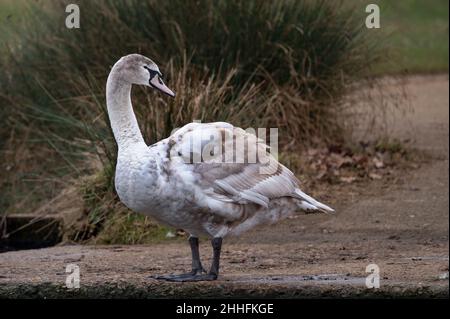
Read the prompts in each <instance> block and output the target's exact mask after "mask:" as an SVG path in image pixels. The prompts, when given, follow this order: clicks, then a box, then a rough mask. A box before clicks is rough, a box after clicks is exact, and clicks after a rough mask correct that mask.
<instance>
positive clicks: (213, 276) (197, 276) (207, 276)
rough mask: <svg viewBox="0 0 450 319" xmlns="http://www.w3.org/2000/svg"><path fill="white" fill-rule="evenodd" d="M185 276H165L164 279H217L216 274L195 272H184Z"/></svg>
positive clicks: (178, 280)
mask: <svg viewBox="0 0 450 319" xmlns="http://www.w3.org/2000/svg"><path fill="white" fill-rule="evenodd" d="M185 275H187V276H177V275H175V276H170V277H169V278H166V279H165V280H166V281H172V282H189V281H213V280H216V279H217V275H216V274H195V275H189V274H185Z"/></svg>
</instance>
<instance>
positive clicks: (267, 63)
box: [0, 0, 379, 208]
mask: <svg viewBox="0 0 450 319" xmlns="http://www.w3.org/2000/svg"><path fill="white" fill-rule="evenodd" d="M68 3H69V2H68V1H58V0H52V1H47V2H45V3H38V2H29V3H28V4H27V8H26V10H25V12H24V13H23V14H24V15H26V17H27V18H26V19H22V20H23V21H22V23H21V25H19V26H18V27H17V26H15V28H14V30H8V34H9V35H10V36H8V40H7V41H6V43H4V44H3V47H4V51H5V52H4V54H3V55H2V57H1V65H0V66H1V67H2V72H1V73H0V81H1V83H2V93H1V95H0V101H1V103H2V107H1V112H2V114H1V123H0V124H1V127H2V131H1V132H0V134H1V135H2V136H1V145H0V147H2V158H3V160H4V161H5V162H7V163H10V164H11V167H10V168H9V171H8V172H10V173H8V174H9V175H8V174H7V175H8V176H7V177H8V178H5V179H4V180H5V181H6V182H5V185H2V188H5V189H7V191H5V192H2V193H3V194H5V195H7V194H8V193H11V192H12V190H14V192H15V193H16V194H17V193H22V194H23V195H24V194H26V196H28V197H30V196H31V197H33V196H34V195H30V194H35V196H36V197H37V198H39V197H40V198H46V197H49V196H51V195H52V194H53V193H55V192H57V191H58V190H59V189H60V188H61V187H64V184H65V183H66V182H67V181H68V180H70V179H71V178H75V177H77V176H82V175H85V174H89V173H90V172H92V171H96V170H99V169H101V167H102V166H105V165H106V164H107V165H111V163H114V157H115V144H114V141H113V140H112V135H111V132H110V129H109V124H108V121H107V116H106V112H105V99H104V95H105V90H104V87H105V82H106V77H107V75H108V72H109V69H110V67H111V66H112V65H113V64H114V63H115V61H117V60H118V59H119V58H120V57H121V56H123V55H126V54H129V53H132V52H138V53H142V54H144V55H146V56H148V57H150V58H152V59H153V60H154V61H156V62H157V63H158V64H159V66H160V69H161V70H162V71H163V73H164V74H165V76H166V77H167V78H168V81H167V82H168V84H169V86H170V87H171V88H172V89H173V90H174V91H175V92H176V93H177V97H176V99H174V100H168V99H165V98H163V97H161V96H159V95H158V94H155V92H151V91H150V90H144V89H142V88H135V89H134V91H133V103H134V105H135V108H136V112H137V114H138V119H139V123H140V125H141V128H142V130H143V132H144V136H145V138H146V140H147V142H148V143H152V142H155V141H157V140H159V139H161V138H163V137H166V136H167V135H168V134H169V133H170V132H171V131H172V129H173V128H175V127H179V126H182V125H183V124H186V123H187V122H190V121H192V120H201V121H203V122H205V121H229V122H231V123H233V124H235V125H238V126H242V127H250V126H251V127H278V128H279V129H280V132H281V143H282V145H283V144H284V146H285V147H287V146H289V147H291V148H296V149H298V148H299V147H301V146H302V145H304V144H306V143H310V142H311V141H313V140H315V139H321V140H326V141H336V140H340V139H342V138H343V137H344V136H345V129H344V126H343V122H342V121H340V112H341V107H342V103H341V101H342V97H343V96H344V95H345V94H346V93H347V88H348V87H349V86H350V85H351V84H352V83H354V82H355V81H356V80H359V79H361V78H362V77H363V76H365V75H367V74H368V73H369V69H370V66H371V65H373V63H375V61H376V60H377V59H378V58H379V54H378V50H377V47H376V41H369V39H368V34H367V32H366V29H365V27H364V26H363V24H362V23H363V22H364V19H362V18H361V17H360V16H359V15H358V14H355V12H354V11H353V10H352V9H351V8H349V6H345V8H344V9H343V8H342V7H341V6H340V5H341V3H340V2H339V1H338V2H334V1H333V2H331V1H308V0H304V1H295V0H277V1H260V0H233V1H225V0H218V1H208V0H195V1H193V0H192V1H191V0H173V1H153V0H146V1H138V0H130V1H119V0H103V1H78V4H79V6H80V9H81V28H80V29H72V30H70V29H67V28H66V27H65V24H64V20H65V17H66V14H65V6H66V4H68ZM372 40H373V39H372ZM283 142H284V143H283ZM12 150H14V151H12ZM98 163H100V164H101V163H103V165H100V166H98ZM93 164H95V165H94V166H93ZM31 176H33V178H31V179H30V177H31ZM55 177H58V178H56V179H55ZM25 181H26V182H25ZM36 185H38V187H37V188H36V187H35V186H36ZM43 185H46V186H50V187H45V186H43ZM22 197H25V196H22ZM5 198H14V197H8V196H4V197H3V200H4V201H5V202H4V203H3V206H4V207H11V206H14V205H12V204H17V199H16V198H14V203H12V202H11V201H9V202H8V200H5ZM24 202H29V201H27V200H25V201H24ZM31 202H33V201H31ZM16 206H17V205H16ZM28 207H29V208H31V207H32V205H31V206H28ZM16 208H17V207H16Z"/></svg>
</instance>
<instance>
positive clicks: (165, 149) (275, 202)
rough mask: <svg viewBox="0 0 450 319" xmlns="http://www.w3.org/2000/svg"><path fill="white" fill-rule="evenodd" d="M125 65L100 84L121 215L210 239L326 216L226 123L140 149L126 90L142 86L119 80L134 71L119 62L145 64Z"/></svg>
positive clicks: (257, 145) (250, 138) (263, 150)
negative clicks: (303, 215)
mask: <svg viewBox="0 0 450 319" xmlns="http://www.w3.org/2000/svg"><path fill="white" fill-rule="evenodd" d="M129 60H131V62H130V61H128V60H127V59H125V60H124V58H122V59H121V60H120V61H119V62H118V63H116V65H115V66H114V67H113V70H112V71H111V74H110V76H109V78H108V84H107V102H108V112H109V116H110V119H111V126H112V128H113V132H114V134H115V137H116V140H117V142H118V145H119V152H118V162H117V167H116V180H115V182H116V190H117V193H118V195H119V197H120V199H121V200H122V201H123V202H124V203H125V204H126V205H127V206H128V207H129V208H131V209H132V210H135V211H138V212H141V213H143V214H147V215H150V216H153V217H154V218H156V219H158V220H160V221H162V222H164V223H166V224H169V225H171V226H174V227H177V228H183V229H185V230H186V231H188V232H189V233H191V234H192V235H194V236H199V235H208V236H211V237H224V236H226V235H236V234H239V233H241V232H242V231H245V230H248V229H250V228H252V227H254V226H256V225H258V224H262V223H273V222H276V221H278V220H280V219H282V218H284V217H287V216H289V215H290V214H292V213H294V212H295V211H298V210H318V211H324V212H327V211H330V212H331V211H333V210H332V209H331V208H330V207H328V206H326V205H324V204H322V203H319V202H318V201H316V200H315V199H313V198H312V197H310V196H308V195H306V194H305V193H303V192H302V191H301V190H300V188H299V181H298V180H297V179H296V178H295V176H294V174H293V173H292V172H291V171H290V170H289V169H287V168H286V167H285V166H283V165H281V164H280V163H279V162H278V161H276V159H275V158H274V157H273V156H272V155H271V154H270V153H269V152H268V147H267V145H266V144H265V143H263V142H262V141H260V140H258V139H257V137H256V136H255V135H252V134H250V133H247V132H245V131H244V130H242V129H240V128H236V127H234V126H232V125H231V124H229V123H224V122H216V123H189V124H187V125H185V126H184V127H182V128H181V129H179V130H177V131H176V132H175V133H174V134H172V135H171V136H169V137H168V138H166V139H164V140H162V141H160V142H158V143H156V144H154V145H151V146H149V147H148V146H146V145H145V143H144V142H143V139H142V135H141V134H140V132H139V128H138V127H137V125H136V119H135V117H134V113H133V112H132V106H131V99H130V88H131V85H129V83H127V82H130V81H131V82H132V83H136V82H137V83H140V82H141V81H142V80H141V79H140V78H139V79H137V80H135V81H133V80H128V78H130V77H131V78H132V76H131V75H126V76H127V77H126V78H124V77H123V76H122V75H121V74H122V73H124V72H125V73H126V72H133V71H134V72H138V73H139V72H140V69H137V70H139V71H137V70H133V68H132V67H131V71H129V70H130V66H129V65H124V64H125V63H128V64H129V63H144V62H145V63H147V64H151V63H153V62H152V61H150V60H149V59H147V58H144V57H142V56H133V57H131V58H129ZM136 61H138V62H136ZM141 76H143V75H141V74H139V77H141ZM124 79H125V80H124ZM237 141H244V142H245V145H246V147H245V150H244V152H242V153H240V152H237V153H236V152H234V151H233V152H232V153H231V156H230V153H227V150H230V149H231V150H234V149H235V147H233V145H235V144H233V143H237ZM224 153H225V155H224ZM205 154H206V155H208V156H205ZM224 161H225V163H224Z"/></svg>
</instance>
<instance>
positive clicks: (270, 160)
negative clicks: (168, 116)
mask: <svg viewBox="0 0 450 319" xmlns="http://www.w3.org/2000/svg"><path fill="white" fill-rule="evenodd" d="M212 124H213V123H212ZM205 125H206V124H205ZM204 129H207V130H211V129H212V130H215V132H216V133H217V134H216V135H217V136H219V137H220V138H219V140H220V143H221V145H220V146H221V147H220V148H221V150H222V152H221V153H219V154H213V153H212V154H213V155H211V156H210V157H209V158H208V159H203V160H202V161H200V162H193V163H192V165H193V173H194V175H195V176H197V178H196V179H195V180H196V181H197V184H198V185H199V186H200V187H201V188H202V189H203V190H204V192H205V193H206V194H207V195H208V196H211V197H213V198H215V199H218V200H221V201H226V202H230V201H231V202H234V203H237V204H250V203H253V204H258V205H261V206H264V207H267V206H268V204H269V201H270V200H271V199H273V198H279V197H284V196H293V194H294V193H295V189H296V188H297V187H298V180H297V179H296V178H295V176H294V174H293V173H292V172H291V171H290V170H289V169H287V168H286V167H285V166H283V165H281V164H280V163H279V162H278V161H277V160H276V159H275V158H274V157H273V156H272V155H271V154H269V153H268V149H269V148H268V146H267V145H266V144H265V143H264V142H263V141H261V140H259V139H258V138H257V137H256V136H255V135H253V134H250V133H247V132H245V131H244V130H242V129H240V128H234V127H229V126H218V127H214V128H211V127H207V126H205V127H204ZM208 134H209V133H208ZM212 135H214V134H212ZM239 141H240V142H239ZM239 143H243V144H242V145H243V146H242V147H241V148H239V147H238V146H237V145H238V144H239ZM202 149H203V148H202ZM230 151H231V152H232V154H231V155H230V154H229V153H227V152H230ZM202 153H203V154H205V152H204V151H202ZM208 154H209V153H208ZM227 159H228V160H227ZM230 159H231V161H229V160H230Z"/></svg>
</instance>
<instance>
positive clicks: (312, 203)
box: [294, 188, 334, 213]
mask: <svg viewBox="0 0 450 319" xmlns="http://www.w3.org/2000/svg"><path fill="white" fill-rule="evenodd" d="M294 194H295V197H297V198H299V199H301V202H300V204H299V206H300V208H302V209H305V210H320V211H321V212H324V213H334V209H333V208H331V207H329V206H327V205H325V204H322V203H320V202H318V201H316V200H315V199H314V198H312V197H311V196H309V195H308V194H305V193H303V192H302V191H301V190H300V189H299V188H296V189H295V191H294Z"/></svg>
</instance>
